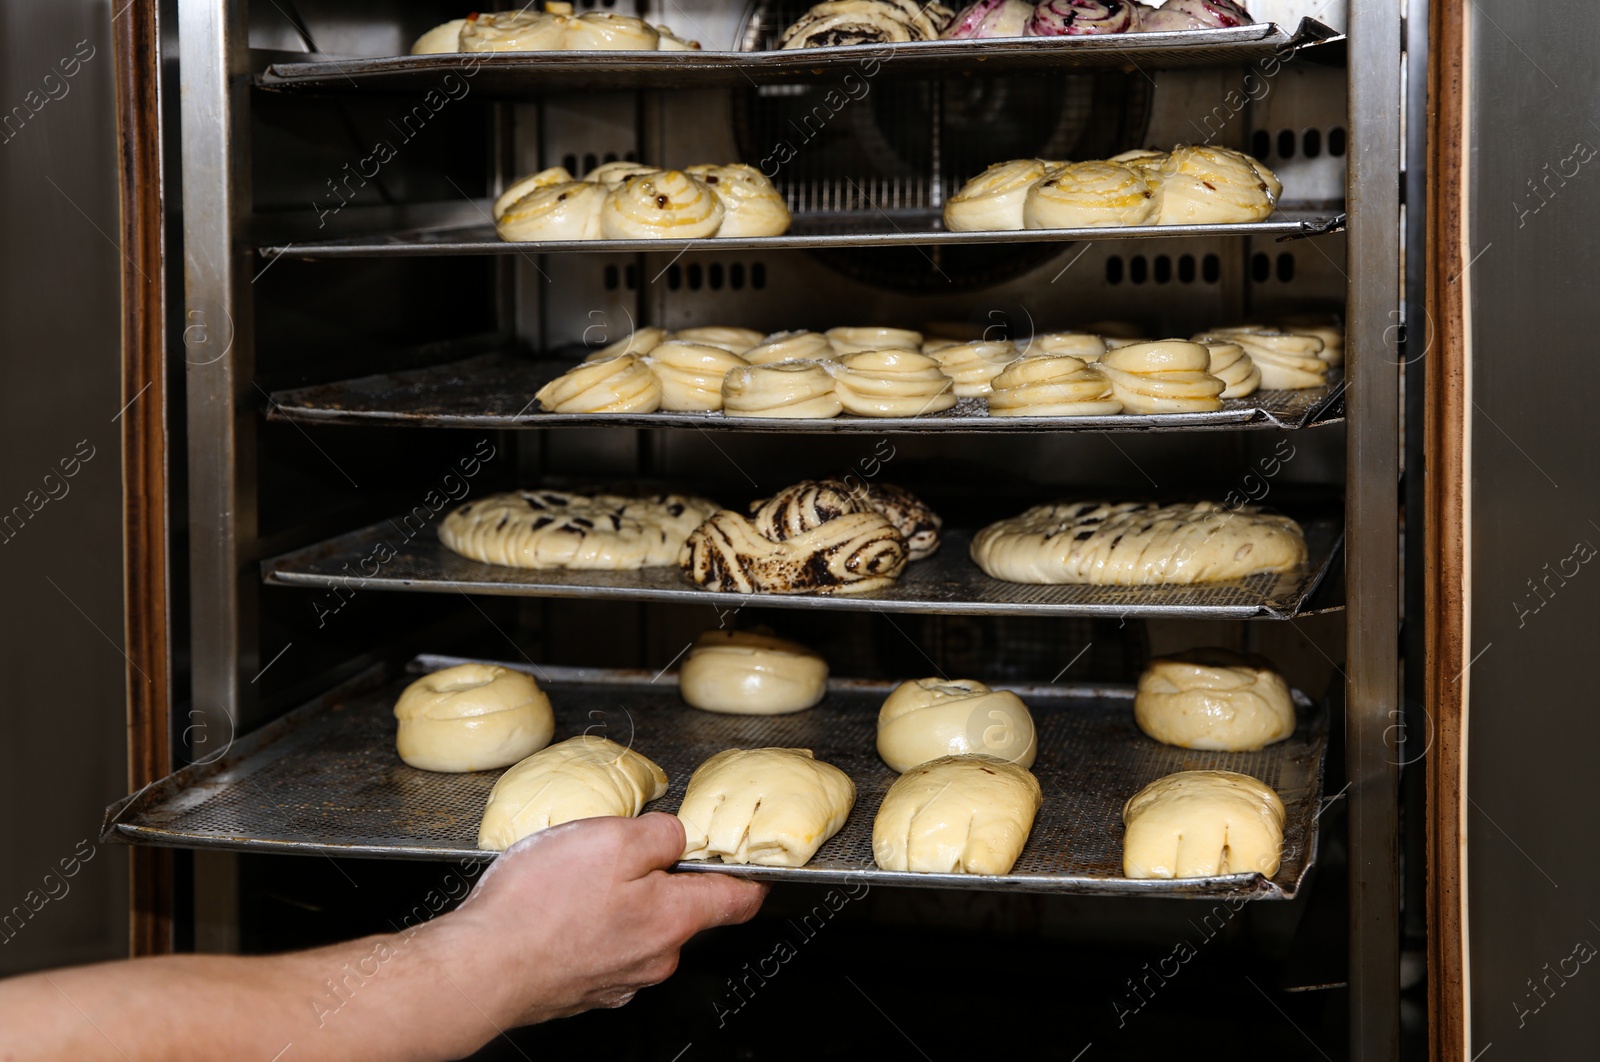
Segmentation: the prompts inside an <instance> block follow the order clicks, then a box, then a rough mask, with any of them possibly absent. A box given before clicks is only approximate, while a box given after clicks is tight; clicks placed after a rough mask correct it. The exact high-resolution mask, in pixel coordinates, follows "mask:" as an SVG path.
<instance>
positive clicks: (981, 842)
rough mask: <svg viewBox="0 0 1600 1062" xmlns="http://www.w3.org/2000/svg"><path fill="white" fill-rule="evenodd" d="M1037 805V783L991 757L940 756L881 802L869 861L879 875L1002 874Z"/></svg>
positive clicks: (1019, 846) (1030, 824)
mask: <svg viewBox="0 0 1600 1062" xmlns="http://www.w3.org/2000/svg"><path fill="white" fill-rule="evenodd" d="M1043 802H1044V798H1043V795H1042V794H1041V793H1040V791H1039V780H1038V779H1036V778H1035V777H1034V776H1033V775H1032V774H1030V773H1028V771H1027V770H1025V769H1024V768H1021V767H1018V766H1017V765H1016V764H1014V763H1007V762H1005V761H1004V760H1000V759H996V758H995V757H993V756H946V757H944V758H942V759H937V760H933V761H932V762H930V763H924V764H921V765H919V766H917V767H913V768H911V770H909V771H907V772H906V773H905V774H903V775H901V776H900V778H899V780H898V781H896V782H895V783H894V785H892V786H890V787H889V792H888V793H886V794H885V795H884V798H883V805H882V806H881V807H880V808H879V809H878V817H877V818H876V819H875V820H874V821H873V823H872V855H873V858H874V859H876V860H877V863H878V866H880V867H882V868H883V869H884V870H909V871H912V872H915V873H920V874H1007V873H1010V871H1011V868H1012V867H1013V866H1015V865H1016V862H1017V857H1018V856H1020V855H1021V854H1022V847H1023V845H1025V844H1026V843H1027V841H1028V831H1029V830H1031V829H1033V817H1034V815H1035V814H1037V813H1038V811H1039V805H1040V804H1041V803H1043Z"/></svg>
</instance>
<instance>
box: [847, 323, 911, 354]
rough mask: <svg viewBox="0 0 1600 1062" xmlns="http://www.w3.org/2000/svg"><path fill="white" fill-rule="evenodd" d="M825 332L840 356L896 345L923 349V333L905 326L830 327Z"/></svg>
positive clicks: (905, 348)
mask: <svg viewBox="0 0 1600 1062" xmlns="http://www.w3.org/2000/svg"><path fill="white" fill-rule="evenodd" d="M825 334H826V335H827V337H828V342H829V343H832V344H833V352H834V353H835V354H836V355H839V356H843V355H845V354H859V353H861V352H862V351H863V350H889V349H891V348H896V347H898V348H899V349H901V350H910V351H914V352H920V351H921V349H922V333H921V332H912V331H910V330H909V329H905V328H830V329H828V331H827V332H826V333H825Z"/></svg>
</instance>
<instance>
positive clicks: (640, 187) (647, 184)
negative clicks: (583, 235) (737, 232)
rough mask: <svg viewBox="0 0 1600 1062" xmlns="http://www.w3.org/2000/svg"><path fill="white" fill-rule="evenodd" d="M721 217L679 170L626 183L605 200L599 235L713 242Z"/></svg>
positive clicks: (705, 190)
mask: <svg viewBox="0 0 1600 1062" xmlns="http://www.w3.org/2000/svg"><path fill="white" fill-rule="evenodd" d="M725 213H726V211H725V210H724V208H723V206H722V201H721V200H720V199H718V198H717V196H716V194H715V193H714V192H712V191H711V188H710V186H708V185H707V184H706V183H705V182H704V181H701V180H699V179H697V178H694V177H690V176H689V175H688V174H687V173H683V172H682V171H680V170H662V171H660V172H659V173H642V174H639V175H638V176H636V177H629V178H628V179H627V180H625V181H623V182H622V186H621V187H620V188H617V189H616V190H615V191H613V192H611V193H610V194H609V195H608V196H607V197H606V202H605V206H604V207H602V208H601V210H600V233H601V235H602V236H604V237H605V238H606V239H608V240H675V239H697V238H699V237H701V236H713V235H715V234H716V232H717V229H718V228H720V227H721V225H722V218H723V215H724V214H725Z"/></svg>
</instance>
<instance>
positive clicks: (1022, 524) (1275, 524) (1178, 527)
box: [972, 502, 1306, 586]
mask: <svg viewBox="0 0 1600 1062" xmlns="http://www.w3.org/2000/svg"><path fill="white" fill-rule="evenodd" d="M972 559H973V561H974V562H976V563H977V565H978V567H980V568H982V569H983V570H984V572H985V574H987V575H989V576H991V577H993V578H995V579H1003V580H1005V581H1007V582H1012V583H1046V584H1059V583H1081V584H1088V585H1093V586H1156V585H1168V586H1178V585H1184V586H1186V585H1192V584H1194V583H1210V582H1224V581H1228V580H1233V579H1242V578H1244V577H1245V576H1249V575H1255V574H1256V573H1258V572H1287V571H1294V570H1295V569H1297V568H1299V567H1301V566H1302V565H1304V564H1305V562H1306V543H1305V537H1304V535H1303V534H1302V533H1301V531H1300V525H1299V524H1297V523H1295V522H1294V521H1293V520H1291V519H1289V518H1288V517H1287V516H1278V515H1276V514H1272V513H1265V512H1262V511H1261V510H1260V509H1258V508H1256V507H1255V506H1253V505H1245V506H1240V507H1238V508H1232V509H1230V508H1224V507H1223V506H1221V505H1217V504H1216V503H1214V502H1193V503H1180V504H1175V505H1160V504H1157V503H1155V502H1120V503H1108V502H1076V503H1063V504H1056V505H1039V506H1035V507H1034V508H1032V509H1029V510H1028V511H1027V512H1025V513H1022V514H1021V515H1019V516H1013V517H1011V518H1010V519H1007V520H1001V521H1000V522H999V523H994V524H990V525H989V526H988V527H986V528H984V529H983V530H982V531H979V532H978V533H977V535H975V536H974V537H973V539H972Z"/></svg>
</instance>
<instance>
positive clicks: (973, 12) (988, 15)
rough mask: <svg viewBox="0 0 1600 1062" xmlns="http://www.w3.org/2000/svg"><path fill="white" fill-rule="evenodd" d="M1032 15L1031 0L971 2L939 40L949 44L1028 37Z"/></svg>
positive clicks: (978, 0)
mask: <svg viewBox="0 0 1600 1062" xmlns="http://www.w3.org/2000/svg"><path fill="white" fill-rule="evenodd" d="M1033 15H1034V6H1033V4H1032V2H1031V0H973V2H972V3H971V4H968V5H967V6H966V7H965V8H963V9H962V10H961V11H959V12H957V13H956V17H955V21H954V22H952V23H951V24H950V25H949V26H948V27H947V28H946V29H945V31H944V32H943V33H941V34H940V36H941V37H943V38H944V39H945V40H952V41H962V40H977V39H981V38H989V37H1023V36H1029V34H1028V32H1027V28H1028V22H1029V20H1030V19H1032V18H1033Z"/></svg>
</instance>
